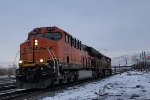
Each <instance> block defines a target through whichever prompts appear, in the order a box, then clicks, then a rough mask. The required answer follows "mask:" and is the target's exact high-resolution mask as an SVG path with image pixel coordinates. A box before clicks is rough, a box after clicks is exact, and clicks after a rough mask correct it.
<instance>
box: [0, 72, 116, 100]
mask: <svg viewBox="0 0 150 100" xmlns="http://www.w3.org/2000/svg"><path fill="white" fill-rule="evenodd" d="M114 75H116V74H114ZM111 76H112V75H111ZM111 76H108V77H111ZM108 77H101V78H96V79H91V80H89V79H87V80H81V81H78V82H75V83H68V84H60V85H55V86H51V87H49V88H46V89H41V90H40V89H32V90H19V89H10V90H8V91H4V92H3V93H0V100H24V99H27V100H32V99H33V98H34V97H37V96H39V94H40V95H42V94H46V93H47V92H48V93H51V94H52V93H54V92H55V91H58V90H63V89H65V88H67V87H72V86H75V85H83V84H84V83H88V82H95V81H99V80H102V79H104V78H108ZM36 99H37V98H36ZM36 99H35V100H36Z"/></svg>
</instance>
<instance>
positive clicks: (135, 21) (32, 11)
mask: <svg viewBox="0 0 150 100" xmlns="http://www.w3.org/2000/svg"><path fill="white" fill-rule="evenodd" d="M41 26H57V27H60V28H62V29H64V30H65V31H67V32H68V33H70V34H72V35H73V36H75V37H76V38H78V39H79V40H81V41H82V42H83V43H84V44H86V45H89V46H92V47H94V48H95V49H97V50H99V51H100V52H103V53H106V54H107V55H109V56H111V57H114V56H120V55H123V54H133V52H141V51H142V50H146V51H150V0H0V61H13V60H14V58H15V55H16V53H17V51H18V50H19V45H20V43H21V42H24V41H25V40H26V39H27V33H28V32H30V31H31V30H32V29H33V28H35V27H41ZM105 49H106V52H105Z"/></svg>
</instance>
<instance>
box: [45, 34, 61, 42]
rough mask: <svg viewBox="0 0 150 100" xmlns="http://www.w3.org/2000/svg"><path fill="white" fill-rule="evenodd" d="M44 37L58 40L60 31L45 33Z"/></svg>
mask: <svg viewBox="0 0 150 100" xmlns="http://www.w3.org/2000/svg"><path fill="white" fill-rule="evenodd" d="M44 38H48V39H51V40H60V39H61V33H58V32H55V33H45V34H44Z"/></svg>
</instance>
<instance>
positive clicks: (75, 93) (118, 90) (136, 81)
mask: <svg viewBox="0 0 150 100" xmlns="http://www.w3.org/2000/svg"><path fill="white" fill-rule="evenodd" d="M91 99H93V100H129V99H132V100H133V99H134V100H150V72H148V73H147V72H133V71H132V72H125V73H123V74H121V75H120V74H118V75H114V76H112V77H109V78H106V79H103V80H101V81H97V82H93V83H87V84H85V85H82V86H74V87H68V89H66V90H64V91H63V92H62V91H61V92H59V93H56V94H55V95H54V96H52V97H45V98H44V99H43V100H91Z"/></svg>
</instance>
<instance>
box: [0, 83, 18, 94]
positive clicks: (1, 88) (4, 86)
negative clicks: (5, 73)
mask: <svg viewBox="0 0 150 100" xmlns="http://www.w3.org/2000/svg"><path fill="white" fill-rule="evenodd" d="M15 88H16V86H15V83H11V84H3V85H1V86H0V93H1V92H2V91H5V90H9V89H15Z"/></svg>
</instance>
